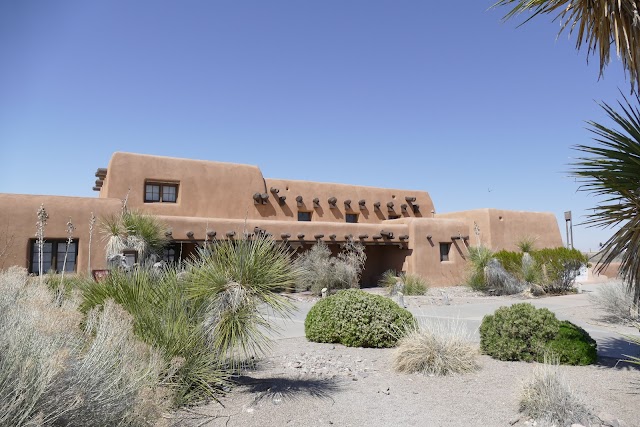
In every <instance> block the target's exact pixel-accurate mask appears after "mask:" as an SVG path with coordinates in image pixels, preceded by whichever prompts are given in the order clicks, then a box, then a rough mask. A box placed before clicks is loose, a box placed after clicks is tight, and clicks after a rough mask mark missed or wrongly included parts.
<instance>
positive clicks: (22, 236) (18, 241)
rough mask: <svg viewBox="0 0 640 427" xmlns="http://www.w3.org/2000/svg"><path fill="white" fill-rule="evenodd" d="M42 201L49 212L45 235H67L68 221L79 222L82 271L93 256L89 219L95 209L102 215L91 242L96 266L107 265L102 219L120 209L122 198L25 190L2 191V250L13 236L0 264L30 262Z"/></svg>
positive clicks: (25, 265)
mask: <svg viewBox="0 0 640 427" xmlns="http://www.w3.org/2000/svg"><path fill="white" fill-rule="evenodd" d="M41 204H44V207H45V209H46V211H47V213H48V214H49V220H48V222H47V225H46V227H45V231H44V237H45V241H47V239H54V238H55V239H65V238H66V237H67V233H66V228H67V221H69V219H71V222H72V223H73V225H74V226H75V231H74V233H73V238H74V239H79V240H78V260H77V265H78V271H79V272H86V271H87V268H88V264H87V262H88V256H89V219H90V218H91V212H93V213H94V214H95V216H96V217H97V218H98V221H97V222H96V225H95V227H94V231H93V238H92V244H91V248H92V249H91V264H92V268H93V269H102V268H104V267H105V265H106V259H105V256H106V255H105V244H104V242H103V241H101V237H102V236H101V235H100V232H99V219H100V217H104V216H107V215H110V214H112V213H118V212H119V211H120V201H119V200H106V199H97V198H96V199H91V198H81V197H63V196H34V195H24V194H0V206H3V207H10V208H9V209H0V251H2V250H3V248H4V247H5V246H6V242H7V239H8V238H9V239H12V242H11V245H10V247H9V250H8V251H7V252H6V253H5V255H4V256H3V257H2V259H0V268H6V267H9V266H12V265H19V266H23V267H27V266H28V260H29V253H30V247H29V242H30V241H32V239H34V238H35V234H36V222H37V216H36V213H37V211H38V209H39V207H40V205H41Z"/></svg>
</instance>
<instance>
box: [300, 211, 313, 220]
mask: <svg viewBox="0 0 640 427" xmlns="http://www.w3.org/2000/svg"><path fill="white" fill-rule="evenodd" d="M298 221H311V212H298Z"/></svg>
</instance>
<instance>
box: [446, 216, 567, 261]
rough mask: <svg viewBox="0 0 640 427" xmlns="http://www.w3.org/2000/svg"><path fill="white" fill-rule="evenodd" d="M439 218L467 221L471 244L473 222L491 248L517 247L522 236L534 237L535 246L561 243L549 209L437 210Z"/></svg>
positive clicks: (507, 248)
mask: <svg viewBox="0 0 640 427" xmlns="http://www.w3.org/2000/svg"><path fill="white" fill-rule="evenodd" d="M436 217H438V218H456V219H460V220H462V221H464V222H466V223H467V225H468V227H469V228H468V234H469V237H470V240H469V241H470V244H471V245H474V246H475V245H477V243H478V242H477V238H476V234H475V233H474V222H475V223H476V224H477V225H478V227H479V228H480V243H481V244H483V245H485V246H487V247H489V248H490V249H492V250H494V251H498V250H501V249H506V250H510V251H516V250H518V247H517V244H518V242H519V241H521V240H522V239H523V238H524V237H533V238H535V239H536V241H535V244H534V246H535V247H536V248H555V247H560V246H563V244H564V243H563V241H562V236H561V234H560V228H559V227H558V221H557V220H556V217H555V215H554V214H553V213H550V212H525V211H509V210H504V209H476V210H470V211H462V212H452V213H446V214H437V215H436Z"/></svg>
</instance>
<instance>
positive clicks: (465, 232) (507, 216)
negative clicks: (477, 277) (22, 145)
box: [0, 153, 563, 286]
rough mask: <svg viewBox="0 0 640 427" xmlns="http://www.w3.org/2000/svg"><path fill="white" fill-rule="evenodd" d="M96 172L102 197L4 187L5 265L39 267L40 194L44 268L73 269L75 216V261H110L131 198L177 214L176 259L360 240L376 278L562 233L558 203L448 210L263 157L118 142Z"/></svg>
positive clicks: (448, 264)
mask: <svg viewBox="0 0 640 427" xmlns="http://www.w3.org/2000/svg"><path fill="white" fill-rule="evenodd" d="M96 177H97V180H96V184H95V186H94V190H96V191H98V192H99V196H98V197H96V198H85V197H65V196H37V195H23V194H0V256H1V257H2V258H1V259H0V268H6V267H8V266H11V265H19V266H23V267H26V268H28V269H29V271H30V272H33V273H37V271H38V265H37V264H38V262H37V257H38V251H37V250H36V249H35V248H36V243H35V232H36V221H37V217H36V212H37V210H38V208H39V207H40V205H41V204H42V205H44V207H45V209H46V211H47V213H48V215H49V219H48V222H47V225H46V228H45V241H46V245H45V251H44V256H43V261H44V263H45V268H44V269H45V270H49V269H53V270H58V271H60V270H61V269H62V264H63V258H64V248H65V240H66V238H67V231H66V226H67V221H69V219H71V221H72V223H73V224H74V226H75V230H74V232H73V235H72V237H73V242H74V244H73V245H71V248H70V250H69V255H68V259H67V264H66V269H67V271H74V272H88V271H91V270H96V269H104V268H106V265H107V262H106V255H105V242H104V238H103V236H102V235H101V233H100V231H99V224H97V223H96V224H95V226H94V230H93V232H92V233H90V226H89V223H90V218H91V216H92V214H93V215H94V216H95V217H97V218H98V221H100V218H105V217H108V216H109V215H114V214H116V215H117V214H118V213H119V212H120V211H121V207H122V200H123V199H124V198H125V197H126V198H127V207H128V208H129V209H132V210H138V211H141V212H144V213H148V214H153V215H155V216H157V217H158V218H159V219H160V220H161V221H162V222H164V223H165V224H166V225H167V236H169V237H170V238H171V239H172V240H171V244H170V245H169V246H168V247H167V248H166V249H165V253H164V258H165V260H167V261H177V260H178V259H184V258H187V257H189V256H190V255H191V254H193V253H194V252H195V251H196V247H197V246H198V245H202V244H203V243H204V241H205V240H208V241H211V240H212V239H217V240H221V239H241V238H243V236H245V235H247V234H249V235H251V234H253V233H258V232H263V233H269V234H270V235H271V236H272V237H273V239H275V240H277V241H279V242H283V243H284V244H286V245H289V246H290V247H291V248H293V249H294V250H296V251H299V252H300V251H304V250H306V249H308V248H310V247H311V246H312V245H313V244H314V243H316V242H317V241H323V242H325V243H326V244H327V245H329V247H330V248H332V250H334V251H336V252H337V251H338V250H339V247H340V245H341V244H343V243H345V242H346V241H348V240H353V241H357V242H361V243H362V244H363V245H364V246H365V251H366V255H367V262H366V265H365V271H364V274H363V277H362V285H363V286H372V285H375V283H376V282H377V280H378V277H379V276H380V275H381V274H382V273H383V272H384V271H385V270H388V269H394V270H396V271H404V272H407V273H414V274H419V275H420V276H423V277H424V278H425V279H426V280H427V281H428V282H429V283H430V284H432V285H435V286H448V285H456V284H461V283H463V282H464V280H465V274H466V268H467V261H466V257H467V255H468V247H469V246H470V245H473V246H475V245H478V244H483V245H486V246H488V247H490V248H491V249H493V250H500V249H508V250H515V249H516V244H517V242H518V241H519V240H521V239H522V238H523V237H525V236H535V237H537V241H536V246H537V247H558V246H562V244H563V242H562V238H561V235H560V229H559V227H558V223H557V221H556V218H555V216H554V215H553V214H552V213H539V212H520V211H508V210H500V209H477V210H470V211H464V212H455V213H446V214H440V213H435V212H436V211H435V207H434V205H433V202H432V200H431V197H430V196H429V194H428V193H427V192H425V191H416V190H394V189H386V188H373V187H364V186H356V185H345V184H329V183H320V182H307V181H294V180H287V179H270V178H264V177H263V176H262V173H261V171H260V169H258V168H257V167H256V166H249V165H238V164H230V163H219V162H211V161H202V160H189V159H178V158H170V157H160V156H150V155H141V154H131V153H115V154H113V156H112V157H111V161H110V162H109V165H108V167H107V168H101V169H98V171H97V172H96ZM90 237H91V251H89V246H90V244H89V240H90ZM3 252H4V254H3ZM89 254H91V259H90V260H89Z"/></svg>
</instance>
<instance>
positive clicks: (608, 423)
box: [598, 412, 620, 427]
mask: <svg viewBox="0 0 640 427" xmlns="http://www.w3.org/2000/svg"><path fill="white" fill-rule="evenodd" d="M598 418H600V422H601V423H602V425H603V426H605V427H620V422H619V421H618V419H617V418H616V417H614V416H613V415H611V414H609V413H607V412H601V413H599V414H598Z"/></svg>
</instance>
